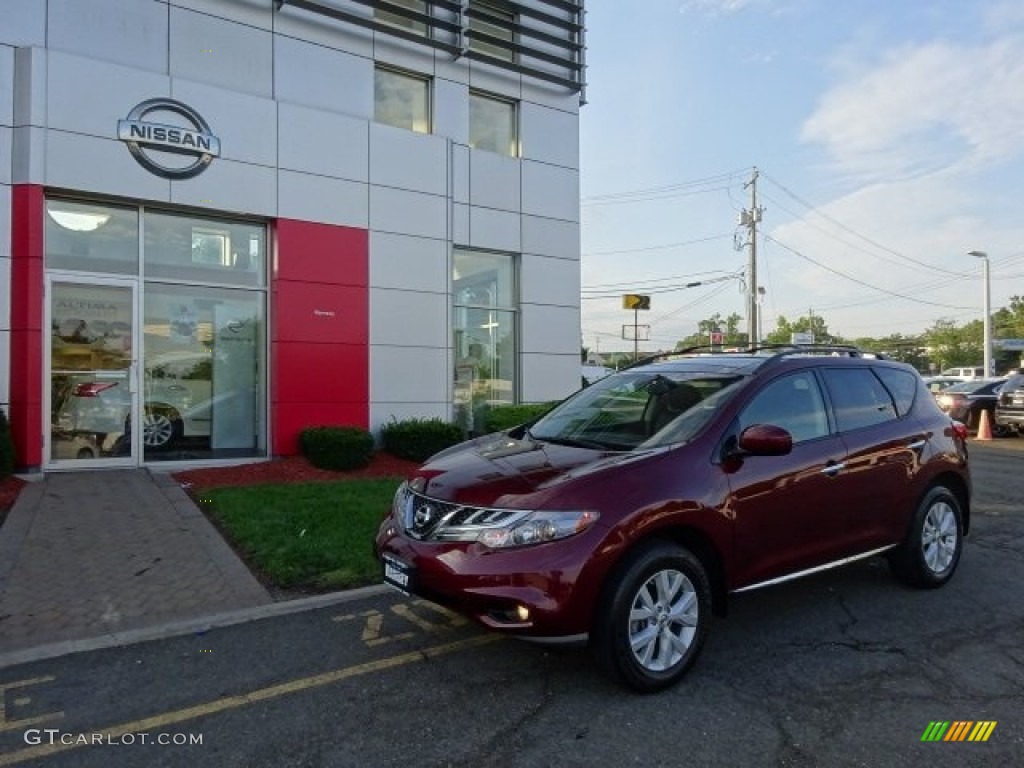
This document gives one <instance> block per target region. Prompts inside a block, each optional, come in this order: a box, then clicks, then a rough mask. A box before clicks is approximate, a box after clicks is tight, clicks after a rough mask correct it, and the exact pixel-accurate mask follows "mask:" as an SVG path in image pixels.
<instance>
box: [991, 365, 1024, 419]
mask: <svg viewBox="0 0 1024 768" xmlns="http://www.w3.org/2000/svg"><path fill="white" fill-rule="evenodd" d="M995 423H996V426H997V427H999V428H1000V429H1002V430H1006V431H1008V432H1013V433H1014V434H1017V435H1021V434H1024V370H1019V371H1017V372H1016V373H1013V374H1011V375H1010V376H1009V377H1008V378H1007V380H1006V383H1005V384H1003V386H1002V389H1000V390H999V399H998V400H997V401H996V407H995Z"/></svg>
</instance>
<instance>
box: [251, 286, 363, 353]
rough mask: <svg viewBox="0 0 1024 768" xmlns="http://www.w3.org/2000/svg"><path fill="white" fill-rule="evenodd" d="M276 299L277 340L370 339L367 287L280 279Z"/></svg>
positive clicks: (357, 341) (347, 341)
mask: <svg viewBox="0 0 1024 768" xmlns="http://www.w3.org/2000/svg"><path fill="white" fill-rule="evenodd" d="M273 302H274V328H273V330H272V334H273V335H272V337H271V338H272V340H274V341H287V342H294V341H298V342H308V341H315V342H320V343H327V344H365V343H366V341H367V339H368V338H369V335H370V326H369V312H370V308H369V296H368V294H367V289H366V288H365V287H353V286H346V285H331V284H323V285H322V284H319V283H304V282H297V281H294V280H279V281H276V282H275V283H274V287H273Z"/></svg>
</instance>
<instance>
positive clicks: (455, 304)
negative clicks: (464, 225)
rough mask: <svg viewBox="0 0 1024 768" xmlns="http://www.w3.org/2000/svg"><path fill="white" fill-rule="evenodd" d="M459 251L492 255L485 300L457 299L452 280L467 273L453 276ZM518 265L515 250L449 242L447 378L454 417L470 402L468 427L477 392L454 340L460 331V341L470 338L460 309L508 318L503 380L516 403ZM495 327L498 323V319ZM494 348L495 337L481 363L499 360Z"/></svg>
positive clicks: (518, 392) (519, 336)
mask: <svg viewBox="0 0 1024 768" xmlns="http://www.w3.org/2000/svg"><path fill="white" fill-rule="evenodd" d="M460 254H467V255H470V256H472V255H476V256H488V257H493V258H494V259H495V264H496V266H497V269H496V277H495V281H494V282H495V286H496V289H495V291H494V298H493V299H490V300H488V301H477V300H465V301H460V300H459V294H460V291H459V290H458V288H457V282H456V281H457V280H465V279H468V277H463V278H456V276H455V269H456V261H457V259H458V256H459V255H460ZM520 265H521V261H520V258H519V254H517V253H509V252H505V251H494V250H489V249H481V248H468V247H464V246H453V248H452V251H451V266H450V269H449V280H450V281H451V312H452V322H451V339H450V343H451V359H452V367H453V372H452V380H451V381H452V404H453V409H454V411H455V417H456V418H457V419H458V418H459V416H458V411H459V408H460V407H464V406H466V405H467V404H470V405H472V406H473V407H471V408H469V409H468V411H467V413H466V415H465V416H466V417H465V418H464V419H462V420H463V421H466V422H467V424H466V426H467V429H469V430H470V431H472V430H473V428H474V423H475V419H474V416H473V413H472V411H473V410H475V404H474V403H473V401H474V395H478V394H479V392H475V391H473V390H474V389H476V384H475V379H474V378H473V377H472V376H471V375H470V374H469V372H468V368H469V363H468V360H465V361H464V360H463V357H460V347H461V345H460V344H459V343H458V341H459V338H460V337H459V334H462V338H463V340H464V341H466V343H467V345H468V344H469V342H470V340H469V337H468V336H467V335H466V327H465V323H462V322H461V321H460V319H459V317H460V313H463V314H466V315H468V314H469V313H472V312H480V311H484V312H487V313H489V314H491V315H494V316H495V317H494V318H491V319H490V320H489V322H494V321H495V320H500V319H502V318H505V319H507V320H508V321H509V326H510V330H511V334H512V349H511V352H510V353H509V354H508V359H509V361H510V364H511V366H512V370H511V371H509V375H508V378H507V381H509V382H510V384H511V400H510V401H509V402H510V403H512V404H515V403H519V402H520V398H521V396H522V387H521V381H520V378H521V373H522V371H521V368H522V365H521V361H520V347H521V344H522V328H521V316H522V315H521V311H520V297H519V280H520V275H519V270H520ZM471 274H472V273H471ZM503 275H505V276H507V280H508V281H509V282H510V283H511V284H510V285H508V286H502V285H501V283H500V279H501V277H502V276H503ZM502 299H508V300H509V303H505V302H504V301H502ZM496 327H501V326H500V323H499V324H498V325H497V326H496ZM497 348H498V343H497V340H495V342H494V343H493V348H491V349H489V357H487V358H484V359H482V360H481V361H480V362H481V363H489V364H492V365H493V363H494V361H496V360H497V361H498V362H499V363H500V362H501V356H500V355H498V354H497ZM466 357H467V358H469V357H471V356H466ZM460 361H463V362H461V363H460ZM492 370H493V369H492ZM494 378H497V379H499V380H501V379H503V378H504V377H501V376H499V377H493V375H492V376H491V379H492V380H493V379H494ZM467 382H468V385H469V390H467V389H466V387H467ZM481 391H482V388H481ZM460 395H461V397H460ZM467 395H468V400H467ZM490 399H493V398H490Z"/></svg>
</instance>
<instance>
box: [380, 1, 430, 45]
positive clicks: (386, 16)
mask: <svg viewBox="0 0 1024 768" xmlns="http://www.w3.org/2000/svg"><path fill="white" fill-rule="evenodd" d="M388 2H390V3H391V5H400V6H402V7H403V8H405V9H406V10H409V11H415V12H416V13H423V14H426V13H428V11H427V3H426V0H388ZM373 17H374V18H375V19H376V20H377V21H381V22H384V23H385V24H387V25H388V26H391V27H395V28H396V29H402V30H405V31H406V32H412V33H413V34H414V35H423V36H424V37H426V36H427V35H428V34H429V33H428V31H427V25H426V24H425V23H424V22H422V21H417V20H416V19H410V18H409V17H407V16H402V15H401V14H398V13H393V12H391V11H385V10H381V9H380V8H374V9H373Z"/></svg>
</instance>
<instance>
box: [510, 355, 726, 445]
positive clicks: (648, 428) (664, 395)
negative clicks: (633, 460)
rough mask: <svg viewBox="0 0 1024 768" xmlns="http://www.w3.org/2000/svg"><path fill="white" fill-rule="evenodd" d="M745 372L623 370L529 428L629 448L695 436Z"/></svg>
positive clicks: (543, 436)
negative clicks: (730, 373)
mask: <svg viewBox="0 0 1024 768" xmlns="http://www.w3.org/2000/svg"><path fill="white" fill-rule="evenodd" d="M742 378H743V377H742V376H736V375H723V374H722V373H720V372H719V373H714V374H710V373H708V374H702V373H697V372H694V371H684V372H678V371H668V372H652V371H649V370H648V371H642V372H641V371H637V372H628V371H627V372H623V373H619V374H615V375H613V376H609V377H608V378H605V379H602V380H601V381H598V382H596V383H595V384H592V385H591V386H589V387H587V388H586V389H584V390H583V391H581V392H580V393H579V394H577V395H576V396H575V397H572V398H571V399H569V400H567V401H566V402H564V403H562V404H561V405H559V406H558V407H556V408H555V409H553V410H552V411H550V412H549V413H547V414H546V415H545V416H543V417H542V418H541V419H540V420H539V421H538V422H537V423H536V424H534V425H533V427H531V428H530V432H529V434H530V437H532V438H533V439H535V440H542V441H545V442H550V443H559V444H563V445H577V446H581V447H585V448H595V449H599V450H619V451H630V450H633V449H636V448H654V447H658V446H661V445H669V444H671V443H679V442H686V441H688V440H691V439H692V438H693V437H694V436H695V435H696V434H697V433H698V432H699V431H700V430H701V428H702V427H703V426H704V425H705V424H706V423H707V422H708V421H709V420H710V418H711V417H712V416H713V415H714V414H715V412H716V411H717V409H718V408H719V407H720V405H721V404H722V403H723V402H725V401H726V400H728V398H729V397H730V396H731V392H732V391H733V390H734V389H735V386H734V385H735V384H736V383H738V382H739V381H741V380H742Z"/></svg>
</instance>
